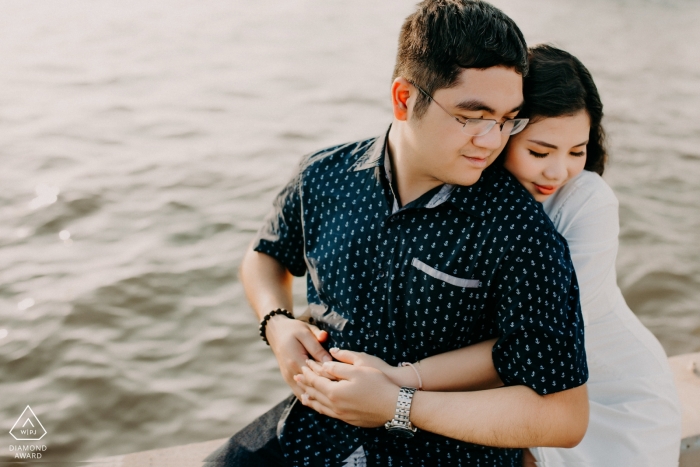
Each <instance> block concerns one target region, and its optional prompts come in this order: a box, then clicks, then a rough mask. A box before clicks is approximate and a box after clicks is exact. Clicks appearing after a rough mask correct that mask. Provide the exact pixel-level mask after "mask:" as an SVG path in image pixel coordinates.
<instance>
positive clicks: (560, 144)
mask: <svg viewBox="0 0 700 467" xmlns="http://www.w3.org/2000/svg"><path fill="white" fill-rule="evenodd" d="M590 129H591V123H590V119H589V117H588V113H586V111H585V110H581V111H579V112H577V113H576V114H574V115H569V116H565V117H556V118H545V119H542V120H538V121H536V122H535V123H531V124H529V125H528V126H527V127H525V130H523V131H522V132H521V133H518V134H517V135H515V136H513V137H511V138H510V141H509V142H508V147H507V148H506V160H505V163H504V166H505V168H506V169H508V171H509V172H510V173H512V174H513V176H515V178H517V179H518V181H519V182H520V183H521V184H522V185H523V186H524V187H525V188H526V189H527V191H529V192H530V194H531V195H532V196H534V198H535V199H536V200H537V201H539V202H542V201H544V200H546V199H547V198H549V197H550V196H551V195H552V194H553V193H554V192H555V191H557V190H558V189H559V188H561V187H562V186H563V185H564V184H565V183H566V182H568V181H569V180H571V179H572V178H574V177H575V176H576V175H578V174H579V173H581V171H582V170H583V166H584V165H586V144H587V143H588V134H589V132H590Z"/></svg>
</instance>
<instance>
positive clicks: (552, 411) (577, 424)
mask: <svg viewBox="0 0 700 467" xmlns="http://www.w3.org/2000/svg"><path fill="white" fill-rule="evenodd" d="M588 410H589V407H588V392H587V390H586V386H585V385H583V386H579V387H577V388H574V389H569V390H566V391H561V392H557V393H554V394H547V395H544V396H541V395H539V394H537V393H536V392H535V391H533V390H532V389H530V388H528V387H526V386H509V387H504V388H499V389H491V390H487V391H477V392H460V393H441V392H422V391H419V392H416V394H415V395H414V397H413V406H412V408H411V416H410V419H411V422H413V424H414V425H416V426H417V427H419V428H422V429H423V430H426V431H430V432H432V433H436V434H440V435H443V436H447V437H450V438H455V439H460V440H462V441H468V442H470V443H476V444H482V445H486V446H498V447H508V448H527V447H532V446H549V447H561V448H572V447H574V446H576V445H577V444H578V443H580V442H581V440H582V439H583V436H584V435H585V434H586V429H587V428H588Z"/></svg>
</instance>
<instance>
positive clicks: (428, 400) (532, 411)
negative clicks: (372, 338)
mask: <svg viewBox="0 0 700 467" xmlns="http://www.w3.org/2000/svg"><path fill="white" fill-rule="evenodd" d="M308 366H309V367H310V368H313V369H314V371H321V369H320V368H319V367H320V366H321V365H318V364H316V363H314V362H308ZM309 367H307V368H304V369H303V376H298V377H297V378H296V381H297V382H298V383H299V385H300V387H301V388H302V389H303V390H304V392H305V395H304V396H303V397H302V398H301V400H302V402H303V403H304V405H307V406H309V407H311V408H313V409H314V410H316V411H318V412H320V413H322V414H325V415H328V416H330V417H334V418H339V419H341V420H343V421H345V422H347V423H349V424H352V425H356V426H362V427H377V426H381V425H383V424H384V423H385V422H386V421H387V420H390V419H392V418H393V417H394V410H395V407H396V400H397V398H398V393H399V387H398V386H397V385H395V384H394V383H393V382H391V381H390V380H389V379H388V378H387V377H386V376H385V375H384V374H383V373H382V372H380V371H379V370H377V369H375V368H371V367H366V366H354V365H348V364H344V363H340V362H329V363H325V364H323V371H325V372H327V373H330V374H331V375H333V377H334V378H335V379H336V380H337V381H331V380H330V379H327V378H325V377H323V376H319V375H317V374H316V373H315V372H314V371H312V370H311V369H310V368H309ZM307 395H308V396H307ZM410 420H411V422H412V423H413V424H414V425H416V426H417V427H418V428H421V429H423V430H425V431H430V432H432V433H436V434H440V435H443V436H447V437H449V438H453V439H458V440H461V441H466V442H469V443H475V444H481V445H486V446H494V447H502V448H527V447H532V446H552V447H564V448H570V447H573V446H575V445H577V444H578V443H579V442H580V441H581V439H583V436H584V434H585V433H586V429H587V427H588V394H587V391H586V386H585V385H583V386H579V387H577V388H574V389H568V390H565V391H560V392H557V393H554V394H547V395H539V394H537V393H536V392H535V391H533V390H532V389H530V388H528V387H526V386H511V387H504V388H498V389H489V390H485V391H476V392H429V391H417V392H416V393H415V395H414V397H413V404H412V407H411V414H410Z"/></svg>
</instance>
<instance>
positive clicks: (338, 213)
mask: <svg viewBox="0 0 700 467" xmlns="http://www.w3.org/2000/svg"><path fill="white" fill-rule="evenodd" d="M526 71H527V49H526V45H525V41H524V39H523V37H522V34H521V33H520V31H519V29H518V28H517V26H516V25H515V24H514V23H513V22H512V20H510V18H508V17H507V16H505V15H504V14H503V13H502V12H501V11H499V10H498V9H496V8H494V7H493V6H491V5H489V4H487V3H484V2H480V1H475V0H425V1H423V2H422V3H421V4H419V6H418V10H417V11H416V12H415V13H414V14H413V15H411V16H409V17H408V18H407V19H406V22H405V23H404V26H403V28H402V31H401V35H400V39H399V53H398V56H397V63H396V68H395V73H394V81H393V84H392V87H391V96H392V104H393V110H394V119H393V123H392V125H391V127H390V129H389V130H388V132H386V133H385V135H383V136H382V137H379V138H373V139H370V140H367V141H361V142H357V143H351V144H345V145H342V146H337V147H332V148H328V149H325V150H322V151H320V152H318V153H315V154H312V155H311V156H308V157H306V158H305V159H304V160H303V162H302V164H301V167H300V168H299V172H298V174H297V176H296V177H295V178H294V179H293V180H292V181H291V182H290V184H289V185H288V186H287V187H286V188H285V189H283V190H282V192H281V193H280V195H279V196H278V198H277V200H276V201H275V210H274V211H273V213H272V215H271V216H269V217H268V219H267V220H266V222H265V225H264V226H263V228H262V229H261V231H260V234H259V236H258V238H257V239H256V241H255V242H254V243H253V245H252V247H251V249H250V250H249V251H248V252H247V254H246V257H245V258H244V261H243V265H242V270H241V272H242V279H243V282H244V286H245V289H246V293H247V295H248V298H249V300H250V302H251V304H252V306H253V309H254V310H255V312H256V313H257V315H258V316H259V318H260V319H261V321H262V324H261V334H262V335H263V337H264V338H266V340H267V341H268V342H269V344H270V346H271V348H272V350H273V352H274V354H275V356H276V357H277V359H278V362H279V365H280V370H281V372H282V375H283V377H284V378H285V380H286V381H287V382H288V383H289V385H290V387H291V388H292V390H293V391H294V393H295V396H297V397H300V396H301V389H300V388H299V386H298V385H297V384H296V383H295V381H294V376H295V375H298V374H300V373H301V372H302V367H304V366H305V362H306V360H307V359H308V358H312V359H314V360H316V361H319V362H324V361H330V360H331V357H330V355H329V354H328V352H327V351H326V350H325V348H324V346H325V347H326V348H327V347H329V346H333V347H339V348H341V349H349V350H355V351H361V352H367V353H369V354H372V355H375V356H378V357H380V358H382V359H383V360H385V361H387V362H389V363H391V364H397V363H399V362H403V361H407V362H412V361H416V360H419V359H422V358H426V357H428V356H430V355H434V354H438V353H442V352H446V351H448V350H452V349H455V348H460V347H464V346H467V345H471V344H475V343H478V342H481V341H484V340H487V339H490V338H493V337H498V342H497V343H496V345H495V346H494V348H493V360H494V366H495V367H496V370H497V371H498V373H499V376H500V378H501V380H502V381H503V382H504V383H505V385H506V386H507V387H506V388H502V389H494V390H488V391H480V392H479V393H461V394H460V393H453V394H450V393H444V394H440V393H435V396H434V397H433V398H430V394H429V393H425V395H424V394H420V396H421V400H422V401H423V402H422V403H421V404H420V406H418V405H416V406H415V407H413V409H411V406H410V404H411V397H412V393H410V391H408V390H406V391H404V389H403V388H402V390H401V393H400V394H399V392H398V391H396V392H395V393H391V394H371V388H369V391H370V392H369V393H368V399H367V401H368V406H373V405H377V404H379V405H381V407H380V408H378V409H376V410H375V409H374V408H373V407H370V409H368V413H371V412H374V413H379V414H380V416H379V418H378V419H376V420H374V419H371V417H370V419H369V420H362V419H361V417H360V419H358V421H357V423H355V424H354V425H357V426H354V425H350V424H348V423H345V422H343V421H340V420H338V419H337V418H333V417H329V416H326V415H322V414H320V413H318V412H316V411H314V410H313V409H311V408H309V407H305V406H304V405H302V404H300V403H298V401H297V400H296V399H295V398H291V399H290V400H289V401H287V402H285V403H283V404H280V405H279V406H278V407H276V408H275V409H273V410H272V411H270V412H268V413H267V414H266V415H264V416H263V417H262V418H261V419H259V420H257V421H256V422H254V423H253V424H252V425H250V426H249V427H247V428H246V429H244V430H243V431H242V432H241V433H239V434H237V435H235V436H234V437H233V438H232V439H231V441H230V443H229V445H228V446H226V447H225V449H223V450H222V451H221V452H219V453H217V454H215V455H213V456H211V458H210V460H212V461H215V460H219V461H225V462H227V463H228V465H253V464H257V465H284V463H286V464H287V465H366V463H369V464H372V465H519V464H520V463H521V462H522V461H521V450H519V449H506V448H518V447H527V446H535V445H547V444H549V445H558V446H570V445H575V444H576V443H577V442H578V440H580V439H581V437H582V436H583V434H584V433H585V428H586V423H587V416H586V414H587V399H586V392H585V386H583V385H584V383H585V381H586V379H587V376H588V375H587V368H586V363H585V353H584V347H583V335H582V332H583V331H582V330H583V322H582V319H581V316H580V311H579V305H578V289H577V286H576V279H575V275H574V272H573V267H572V265H571V261H570V258H569V255H568V250H567V247H566V244H565V242H564V241H563V240H562V239H561V237H560V236H559V235H558V234H557V233H556V231H555V230H554V228H553V226H552V225H551V223H550V222H549V220H548V219H547V218H546V215H545V214H544V212H543V211H542V209H541V207H540V206H539V205H537V203H535V202H534V201H533V200H532V199H531V198H530V197H529V195H528V194H527V192H526V191H525V189H524V188H523V187H522V186H520V185H519V184H518V183H517V181H516V180H515V179H514V178H513V177H511V176H510V175H509V174H508V173H507V172H505V171H503V170H502V169H493V170H489V171H486V172H484V170H485V169H486V168H487V167H488V166H489V164H491V162H493V160H494V159H495V158H496V157H497V156H498V154H499V152H500V151H501V150H502V149H503V147H504V145H505V144H506V142H507V140H508V136H509V135H510V134H511V133H515V132H517V131H519V130H520V129H522V127H523V125H524V123H526V122H522V121H518V120H517V119H516V116H517V113H518V110H519V109H520V107H521V105H522V101H523V97H522V77H523V74H524V73H526ZM306 272H308V301H309V304H310V309H311V310H312V316H313V319H314V320H315V321H314V322H315V323H316V324H317V325H318V327H316V326H314V325H311V324H307V323H305V322H303V321H300V320H295V319H290V317H289V316H288V315H287V314H286V313H285V312H284V310H291V308H292V295H291V275H292V274H293V275H297V276H301V275H303V274H304V273H306ZM271 312H272V313H271ZM321 343H323V345H322V344H321ZM364 390H368V388H364ZM474 395H476V397H474ZM424 396H425V397H424ZM465 397H466V398H465ZM389 399H391V400H390V401H389ZM416 400H417V401H419V399H418V398H417V399H416ZM523 400H524V401H526V402H525V403H523V402H522V401H523ZM387 401H388V404H389V405H397V411H398V405H401V404H403V408H404V409H406V413H408V412H409V411H410V414H411V415H410V421H411V422H413V423H414V424H415V425H416V426H417V427H418V428H419V429H420V430H418V431H417V432H415V433H414V431H413V427H412V426H411V424H410V423H406V421H405V420H402V419H401V417H395V418H394V419H392V421H391V422H390V423H389V424H388V426H387V428H390V430H387V429H385V427H384V426H381V425H382V424H383V423H384V422H386V421H388V420H389V416H390V415H391V413H393V410H391V408H390V409H389V412H387V410H386V406H387ZM399 403H400V404H399ZM382 417H383V418H382ZM362 427H364V428H362ZM397 435H404V436H406V438H403V437H400V436H397ZM487 446H490V447H487Z"/></svg>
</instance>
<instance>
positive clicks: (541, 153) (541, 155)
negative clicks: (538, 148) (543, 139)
mask: <svg viewBox="0 0 700 467" xmlns="http://www.w3.org/2000/svg"><path fill="white" fill-rule="evenodd" d="M528 151H530V154H532V155H533V156H535V157H547V156H548V155H549V153H548V152H535V151H533V150H532V149H528Z"/></svg>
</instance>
